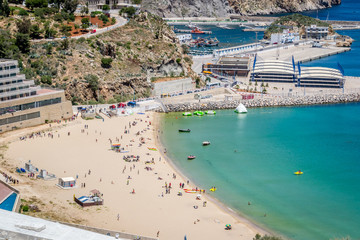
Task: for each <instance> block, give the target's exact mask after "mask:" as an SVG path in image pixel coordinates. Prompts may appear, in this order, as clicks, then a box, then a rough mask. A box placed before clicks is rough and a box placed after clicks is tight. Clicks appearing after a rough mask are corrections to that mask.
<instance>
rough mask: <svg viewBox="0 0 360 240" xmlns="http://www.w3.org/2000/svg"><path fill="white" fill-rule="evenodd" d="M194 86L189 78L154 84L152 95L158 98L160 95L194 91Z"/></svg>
mask: <svg viewBox="0 0 360 240" xmlns="http://www.w3.org/2000/svg"><path fill="white" fill-rule="evenodd" d="M194 87H195V86H194V84H193V83H192V79H191V78H183V79H178V80H172V81H164V82H155V83H154V89H153V95H155V96H160V95H161V94H168V93H175V92H183V91H188V90H192V89H194Z"/></svg>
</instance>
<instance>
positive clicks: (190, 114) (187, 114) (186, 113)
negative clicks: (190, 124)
mask: <svg viewBox="0 0 360 240" xmlns="http://www.w3.org/2000/svg"><path fill="white" fill-rule="evenodd" d="M183 116H192V113H191V112H184V113H183Z"/></svg>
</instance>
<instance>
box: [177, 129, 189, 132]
mask: <svg viewBox="0 0 360 240" xmlns="http://www.w3.org/2000/svg"><path fill="white" fill-rule="evenodd" d="M179 132H191V130H190V129H179Z"/></svg>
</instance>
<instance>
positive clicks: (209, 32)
mask: <svg viewBox="0 0 360 240" xmlns="http://www.w3.org/2000/svg"><path fill="white" fill-rule="evenodd" d="M191 31H192V30H186V29H177V28H175V29H174V32H175V33H192V32H191ZM200 31H202V30H200ZM202 32H203V34H212V31H202ZM195 34H201V33H195Z"/></svg>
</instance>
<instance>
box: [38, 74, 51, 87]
mask: <svg viewBox="0 0 360 240" xmlns="http://www.w3.org/2000/svg"><path fill="white" fill-rule="evenodd" d="M40 82H41V83H43V84H48V85H51V84H52V79H51V77H50V76H49V75H45V76H41V79H40Z"/></svg>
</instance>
